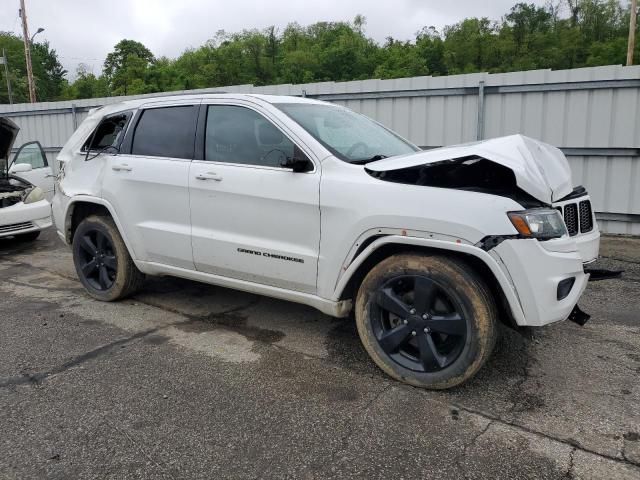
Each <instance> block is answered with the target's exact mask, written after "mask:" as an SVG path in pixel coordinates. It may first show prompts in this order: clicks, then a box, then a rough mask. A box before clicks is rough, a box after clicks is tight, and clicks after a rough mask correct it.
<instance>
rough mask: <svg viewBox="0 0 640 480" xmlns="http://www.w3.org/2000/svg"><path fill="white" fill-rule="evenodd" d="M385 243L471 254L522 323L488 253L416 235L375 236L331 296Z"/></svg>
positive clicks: (503, 275) (511, 290)
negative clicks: (486, 270)
mask: <svg viewBox="0 0 640 480" xmlns="http://www.w3.org/2000/svg"><path fill="white" fill-rule="evenodd" d="M388 244H396V245H410V246H416V247H427V248H431V249H436V250H447V251H451V252H458V253H463V254H467V255H472V256H474V257H476V258H478V259H480V260H481V261H482V262H483V263H484V264H485V265H486V266H487V267H488V268H489V270H490V271H491V273H492V274H493V275H494V277H495V278H496V280H497V281H498V284H499V285H500V288H501V289H502V292H503V294H504V296H505V298H506V299H507V303H508V304H509V308H510V309H511V313H512V315H513V318H514V320H515V321H516V323H517V324H518V325H524V324H526V320H525V316H524V311H523V309H522V305H521V304H520V300H519V298H518V294H517V292H516V290H515V287H514V286H513V283H512V282H511V279H510V278H509V276H508V273H507V272H505V270H503V268H502V267H501V266H500V264H499V263H498V261H496V259H495V258H494V257H493V256H491V255H490V254H489V253H488V252H486V251H484V250H482V249H481V248H478V247H475V246H473V245H469V244H465V243H454V242H449V241H444V240H435V239H429V238H419V237H406V236H401V235H387V236H384V237H382V238H379V239H377V240H375V241H374V242H372V243H371V245H369V246H368V247H367V248H365V249H364V250H363V251H362V253H360V255H358V256H357V257H356V259H355V260H354V261H353V262H351V264H350V265H349V267H347V269H346V270H345V271H344V273H343V275H342V276H341V277H340V278H339V279H338V282H337V284H336V288H335V291H334V298H335V299H337V298H340V295H341V294H342V292H343V291H344V289H345V287H346V286H347V283H348V282H349V280H350V279H351V277H352V276H353V275H354V274H355V272H356V271H357V270H358V268H359V267H360V265H362V263H363V262H364V261H365V260H366V259H367V258H368V257H369V256H370V255H371V254H372V253H373V252H374V251H375V250H377V249H378V248H380V247H382V246H383V245H388Z"/></svg>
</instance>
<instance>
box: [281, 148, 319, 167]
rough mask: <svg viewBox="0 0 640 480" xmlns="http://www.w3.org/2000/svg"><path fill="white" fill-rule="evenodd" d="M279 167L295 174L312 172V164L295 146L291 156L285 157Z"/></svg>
mask: <svg viewBox="0 0 640 480" xmlns="http://www.w3.org/2000/svg"><path fill="white" fill-rule="evenodd" d="M280 166H281V167H282V168H290V169H291V170H293V171H294V172H295V173H304V172H310V171H311V170H313V162H311V160H309V159H308V158H307V156H306V155H305V154H304V152H303V151H302V150H301V149H300V147H298V146H297V145H294V146H293V156H292V157H285V159H284V160H282V161H281V162H280Z"/></svg>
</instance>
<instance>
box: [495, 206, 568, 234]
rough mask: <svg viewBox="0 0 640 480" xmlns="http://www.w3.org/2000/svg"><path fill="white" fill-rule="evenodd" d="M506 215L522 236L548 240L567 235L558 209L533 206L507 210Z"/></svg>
mask: <svg viewBox="0 0 640 480" xmlns="http://www.w3.org/2000/svg"><path fill="white" fill-rule="evenodd" d="M507 215H509V220H511V223H513V226H514V227H516V230H517V231H518V233H519V234H520V235H522V236H524V237H529V238H538V239H540V240H548V239H550V238H560V237H562V236H563V235H567V227H566V226H565V224H564V220H562V215H560V212H559V211H558V210H555V209H552V208H533V209H531V210H522V211H520V212H509V213H507Z"/></svg>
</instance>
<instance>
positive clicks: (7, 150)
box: [0, 117, 20, 178]
mask: <svg viewBox="0 0 640 480" xmlns="http://www.w3.org/2000/svg"><path fill="white" fill-rule="evenodd" d="M18 131H20V128H19V127H18V126H17V125H16V124H15V123H13V122H12V121H11V120H9V119H8V118H5V117H0V178H7V177H8V173H9V172H8V170H9V155H11V147H13V142H14V140H15V139H16V137H17V136H18Z"/></svg>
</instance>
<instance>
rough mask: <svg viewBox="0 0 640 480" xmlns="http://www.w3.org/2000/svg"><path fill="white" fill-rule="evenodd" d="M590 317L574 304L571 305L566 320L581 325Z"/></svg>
mask: <svg viewBox="0 0 640 480" xmlns="http://www.w3.org/2000/svg"><path fill="white" fill-rule="evenodd" d="M590 318H591V315H589V314H588V313H585V312H583V311H582V310H580V307H579V306H578V305H576V306H575V307H573V310H571V313H570V314H569V318H568V320H571V321H572V322H573V323H577V324H578V325H580V326H581V327H582V326H584V324H585V323H587V322H588V321H589V319H590Z"/></svg>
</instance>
